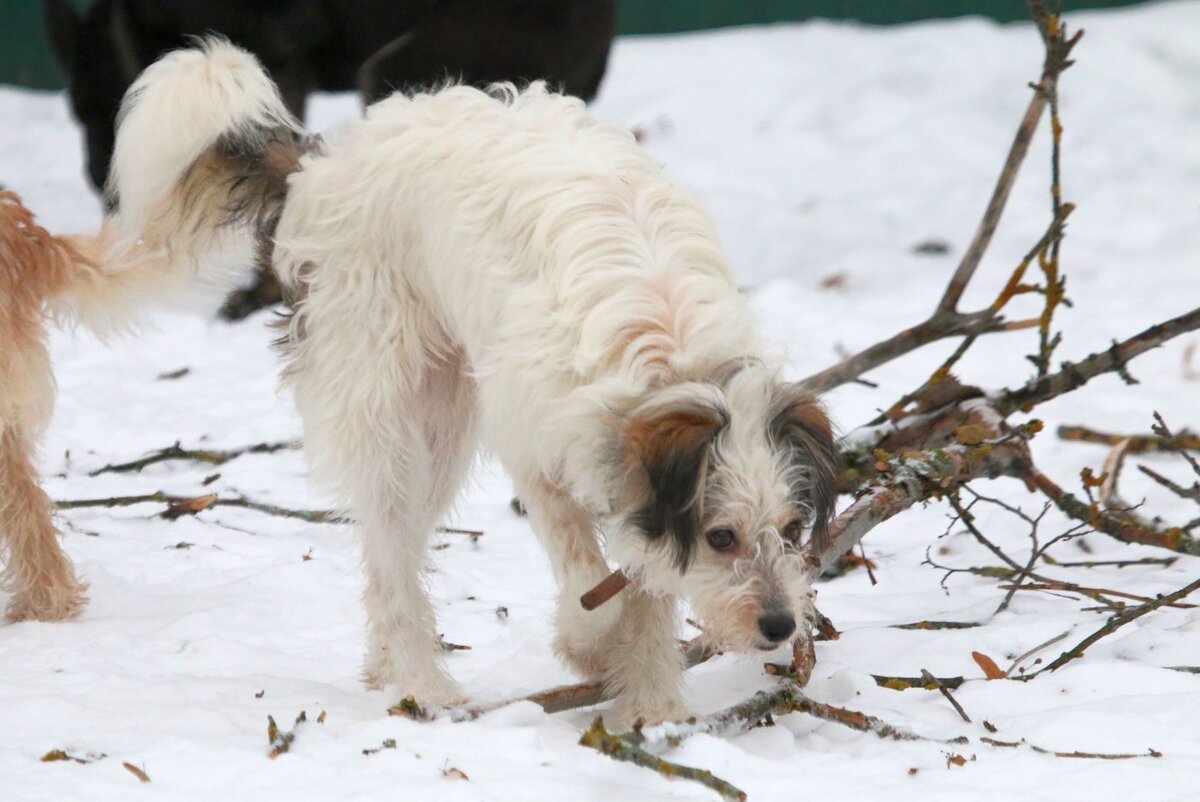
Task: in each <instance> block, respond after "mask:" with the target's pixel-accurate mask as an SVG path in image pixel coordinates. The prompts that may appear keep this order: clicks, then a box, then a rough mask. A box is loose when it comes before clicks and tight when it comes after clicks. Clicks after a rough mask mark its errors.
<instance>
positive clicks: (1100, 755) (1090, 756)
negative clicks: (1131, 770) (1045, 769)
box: [979, 736, 1162, 760]
mask: <svg viewBox="0 0 1200 802" xmlns="http://www.w3.org/2000/svg"><path fill="white" fill-rule="evenodd" d="M979 740H981V741H983V742H984V743H985V744H988V745H989V746H998V747H1001V748H1005V749H1016V748H1019V747H1022V746H1025V747H1028V748H1030V749H1032V750H1033V751H1034V752H1037V753H1038V754H1041V755H1051V756H1053V757H1066V758H1079V759H1084V760H1134V759H1135V758H1139V757H1162V752H1159V751H1157V750H1155V749H1150V750H1148V751H1146V752H1143V753H1140V754H1139V753H1131V754H1112V753H1105V752H1055V751H1054V750H1052V749H1043V748H1042V747H1040V746H1035V745H1033V744H1031V743H1028V742H1027V741H1025V740H1020V741H997V740H996V739H995V738H988V737H987V736H983V737H982V738H980V739H979Z"/></svg>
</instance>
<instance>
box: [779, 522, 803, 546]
mask: <svg viewBox="0 0 1200 802" xmlns="http://www.w3.org/2000/svg"><path fill="white" fill-rule="evenodd" d="M803 529H804V524H802V523H801V522H800V521H791V522H789V523H788V525H787V526H785V527H783V537H784V539H785V540H788V541H790V542H792V543H799V542H800V533H801V531H803Z"/></svg>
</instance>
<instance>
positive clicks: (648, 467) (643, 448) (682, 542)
mask: <svg viewBox="0 0 1200 802" xmlns="http://www.w3.org/2000/svg"><path fill="white" fill-rule="evenodd" d="M726 422H727V418H726V416H725V413H724V412H723V411H722V410H720V409H718V408H716V407H709V406H705V405H703V404H700V403H696V402H677V403H676V404H673V405H668V406H666V407H664V408H661V409H657V410H653V411H652V412H651V413H650V414H648V415H646V416H635V417H634V418H633V420H632V421H631V422H630V423H629V424H628V425H627V426H626V429H625V448H626V454H627V457H628V458H629V460H630V462H632V463H633V465H632V466H631V467H635V469H636V470H640V471H641V472H642V473H643V474H644V476H645V478H646V482H647V485H648V487H647V492H646V497H645V500H644V503H643V504H642V505H641V507H640V509H639V510H638V511H637V512H636V513H635V514H634V520H635V522H636V524H637V525H638V526H639V528H641V530H642V531H643V532H644V533H645V534H646V536H647V537H648V538H649V539H650V540H659V539H661V538H663V537H669V538H670V539H671V540H670V542H671V545H672V549H673V551H674V561H675V564H676V565H677V566H678V567H680V568H683V567H685V566H687V564H688V563H689V562H690V561H691V557H692V554H693V552H694V550H695V544H696V537H697V530H698V528H699V525H700V521H701V519H702V517H703V514H704V505H703V494H704V493H703V491H704V484H705V478H706V476H707V473H708V456H709V451H710V450H711V448H712V445H713V442H714V441H715V439H716V437H717V433H718V432H719V431H720V430H721V429H722V428H723V427H724V426H725V424H726Z"/></svg>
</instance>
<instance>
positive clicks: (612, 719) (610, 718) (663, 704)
mask: <svg viewBox="0 0 1200 802" xmlns="http://www.w3.org/2000/svg"><path fill="white" fill-rule="evenodd" d="M685 718H687V707H686V706H685V705H684V703H683V699H681V698H679V697H678V696H674V697H649V698H647V697H638V698H635V697H631V696H629V695H628V694H621V695H619V696H617V701H616V703H615V704H613V707H612V710H611V711H609V712H608V713H607V714H605V716H604V721H605V726H606V727H607V728H608V730H609V731H610V732H625V731H626V730H630V729H632V728H633V725H634V724H636V723H637V722H639V721H641V722H642V723H644V724H647V725H654V724H662V723H663V722H664V721H682V720H683V719H685Z"/></svg>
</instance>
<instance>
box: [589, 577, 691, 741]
mask: <svg viewBox="0 0 1200 802" xmlns="http://www.w3.org/2000/svg"><path fill="white" fill-rule="evenodd" d="M620 595H621V596H623V597H624V598H623V599H622V601H623V603H624V604H623V607H622V609H621V616H620V618H619V620H618V621H617V624H616V626H615V627H613V629H612V630H610V636H609V639H608V644H607V646H608V649H607V653H608V654H609V655H610V661H611V662H610V663H609V666H608V670H607V671H606V672H605V683H606V684H607V686H608V687H609V689H610V690H612V691H615V692H616V704H615V705H614V706H613V711H612V713H611V714H610V715H609V718H610V719H611V725H612V726H613V727H616V728H619V729H625V728H627V727H629V726H630V725H632V724H633V723H634V722H635V721H637V720H638V719H644V720H645V721H646V722H647V723H650V724H657V723H659V722H662V721H669V720H673V719H680V718H683V717H684V715H685V714H686V709H685V706H684V701H683V691H682V685H683V673H684V660H683V653H682V651H681V650H680V648H679V641H678V640H677V639H676V631H677V630H678V626H679V611H678V606H677V604H676V601H675V599H674V598H672V597H669V596H653V595H651V594H649V593H646V592H645V591H644V590H642V589H640V588H639V587H638V586H637V584H636V583H634V584H632V585H630V586H629V587H628V588H626V589H625V590H624V591H623V592H622V593H621V594H620ZM618 598H620V597H618ZM609 603H610V604H611V603H612V602H609Z"/></svg>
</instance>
